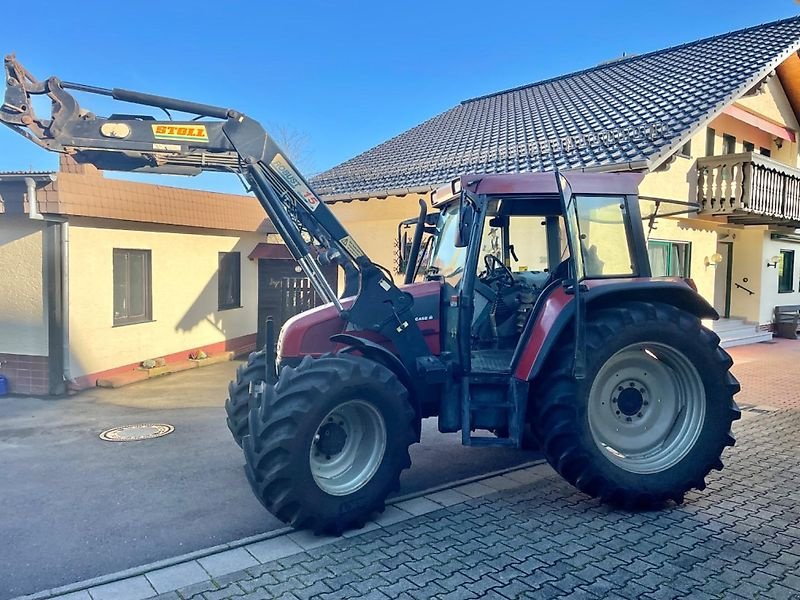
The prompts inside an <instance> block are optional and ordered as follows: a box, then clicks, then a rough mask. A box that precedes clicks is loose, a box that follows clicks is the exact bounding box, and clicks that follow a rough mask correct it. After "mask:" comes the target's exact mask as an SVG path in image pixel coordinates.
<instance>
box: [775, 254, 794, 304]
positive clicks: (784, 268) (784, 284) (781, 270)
mask: <svg viewBox="0 0 800 600" xmlns="http://www.w3.org/2000/svg"><path fill="white" fill-rule="evenodd" d="M780 256H781V259H780V261H778V292H780V293H781V294H785V293H787V292H791V291H794V289H793V288H794V250H781V255H780Z"/></svg>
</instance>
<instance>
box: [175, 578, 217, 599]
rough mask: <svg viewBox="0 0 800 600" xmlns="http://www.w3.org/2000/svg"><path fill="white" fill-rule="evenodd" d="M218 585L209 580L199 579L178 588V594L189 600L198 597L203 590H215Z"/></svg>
mask: <svg viewBox="0 0 800 600" xmlns="http://www.w3.org/2000/svg"><path fill="white" fill-rule="evenodd" d="M218 587H219V586H218V585H217V584H216V583H214V582H213V581H211V580H208V581H201V582H200V583H193V584H192V585H187V586H186V587H182V588H180V589H179V590H178V594H179V595H180V596H181V598H185V599H186V600H190V599H191V598H196V597H200V595H201V594H202V593H203V592H207V591H210V590H216V589H217V588H218Z"/></svg>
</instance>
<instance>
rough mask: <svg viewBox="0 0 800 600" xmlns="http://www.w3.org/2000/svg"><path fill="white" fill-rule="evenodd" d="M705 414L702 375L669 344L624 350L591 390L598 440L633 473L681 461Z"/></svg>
mask: <svg viewBox="0 0 800 600" xmlns="http://www.w3.org/2000/svg"><path fill="white" fill-rule="evenodd" d="M705 414H706V395H705V387H704V386H703V381H702V379H701V378H700V374H699V373H698V372H697V369H696V368H695V367H694V365H692V363H691V362H690V361H689V359H688V358H686V356H685V355H684V354H683V353H681V352H680V351H678V350H676V349H675V348H673V347H671V346H667V345H665V344H659V343H650V342H647V343H639V344H632V345H630V346H627V347H625V348H623V349H621V350H620V351H618V352H617V353H615V354H614V355H612V356H611V358H609V359H608V360H607V361H606V363H605V364H604V365H603V366H602V367H601V369H600V371H599V372H598V373H597V377H596V378H595V380H594V383H593V384H592V388H591V391H590V392H589V406H588V420H589V429H590V431H591V434H592V437H593V439H594V442H595V444H596V445H597V447H598V448H599V449H600V450H601V451H602V452H603V454H604V455H605V456H606V458H608V459H609V460H610V461H611V462H612V463H614V464H615V465H617V466H619V467H621V468H623V469H625V470H626V471H629V472H631V473H659V472H661V471H665V470H667V469H669V468H670V467H672V466H674V465H675V464H676V463H678V462H679V461H681V460H682V459H683V458H684V457H685V456H686V455H687V454H688V453H689V452H690V451H691V449H692V448H693V447H694V445H695V443H696V442H697V439H698V437H699V436H700V432H701V430H702V428H703V423H704V421H705Z"/></svg>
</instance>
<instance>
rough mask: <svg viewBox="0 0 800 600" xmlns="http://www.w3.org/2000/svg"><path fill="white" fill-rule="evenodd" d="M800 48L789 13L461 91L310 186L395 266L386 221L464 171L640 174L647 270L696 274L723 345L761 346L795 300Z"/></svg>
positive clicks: (391, 224) (796, 23) (799, 242)
mask: <svg viewBox="0 0 800 600" xmlns="http://www.w3.org/2000/svg"><path fill="white" fill-rule="evenodd" d="M798 51H800V17H795V18H791V19H786V20H782V21H777V22H773V23H768V24H765V25H759V26H756V27H751V28H748V29H744V30H740V31H734V32H732V33H727V34H723V35H718V36H715V37H711V38H707V39H703V40H699V41H694V42H689V43H686V44H683V45H680V46H676V47H673V48H667V49H665V50H659V51H655V52H650V53H648V54H642V55H636V56H629V57H625V58H621V59H618V60H613V61H609V62H606V63H603V64H600V65H597V66H594V67H591V68H588V69H585V70H583V71H579V72H577V73H571V74H568V75H563V76H560V77H555V78H553V79H549V80H546V81H540V82H538V83H533V84H530V85H525V86H522V87H518V88H515V89H510V90H505V91H501V92H497V93H494V94H489V95H486V96H483V97H479V98H473V99H469V100H465V101H464V102H462V103H461V104H459V105H458V106H455V107H453V108H452V109H450V110H448V111H446V112H444V113H442V114H440V115H437V116H435V117H433V118H431V119H430V120H428V121H426V122H424V123H422V124H420V125H418V126H416V127H414V128H412V129H410V130H408V131H406V132H404V133H401V134H400V135H398V136H396V137H394V138H392V139H390V140H388V141H386V142H384V143H382V144H380V145H378V146H376V147H374V148H372V149H370V150H367V151H366V152H364V153H363V154H360V155H358V156H356V157H354V158H352V159H350V160H348V161H346V162H344V163H342V164H340V165H338V166H336V167H334V168H332V169H330V170H328V171H326V172H324V173H321V174H319V175H318V176H316V177H315V178H314V179H313V180H312V183H313V184H314V185H315V187H316V189H317V191H318V192H320V193H321V194H322V195H323V197H325V199H326V200H327V201H328V202H330V203H331V205H332V209H333V210H334V212H336V214H337V215H338V216H339V218H340V219H341V220H342V221H343V222H344V223H345V225H346V226H347V227H348V229H350V230H351V232H352V234H353V235H354V236H355V237H356V239H357V241H358V242H359V244H360V245H361V246H362V247H363V248H364V249H365V251H366V252H367V253H368V254H369V255H370V256H371V257H372V258H373V259H374V260H376V261H377V262H380V263H382V264H384V265H386V266H389V265H395V267H396V268H397V267H398V265H397V261H396V246H397V245H398V244H400V243H401V240H399V239H397V236H398V222H399V221H401V220H403V219H408V218H412V217H414V216H415V215H416V214H417V212H418V210H419V208H418V200H419V199H420V198H422V199H424V200H426V201H428V200H429V199H430V195H431V190H433V189H435V188H437V187H438V186H440V185H442V184H446V183H448V182H449V181H451V180H453V179H454V178H456V177H458V176H459V175H461V174H465V173H504V172H524V171H544V170H552V169H555V168H558V169H560V170H570V169H579V170H585V171H640V172H643V173H645V177H644V179H643V181H642V184H641V186H640V194H641V198H642V213H643V215H646V216H647V217H649V218H648V219H647V220H646V222H645V231H646V233H648V240H649V250H650V256H651V264H652V268H653V271H654V274H661V275H667V274H669V275H679V276H685V277H691V278H693V279H694V281H695V282H696V284H697V287H698V290H699V291H700V293H701V294H702V295H703V296H704V297H705V298H706V299H707V300H708V301H709V302H711V303H712V304H713V305H714V306H715V307H716V308H717V310H718V311H719V313H720V314H721V315H722V316H723V317H725V318H726V319H727V320H725V321H722V322H721V323H719V324H715V327H717V328H718V330H719V332H720V334H721V335H722V336H723V341H724V342H725V343H726V345H734V344H737V343H747V342H753V341H760V340H764V339H769V338H770V337H771V334H770V333H768V331H769V329H770V326H771V325H770V322H771V315H772V311H773V307H774V306H775V305H782V304H800V282H799V281H798V268H800V264H799V263H800V260H797V259H796V254H798V253H800V234H797V233H796V229H797V228H799V227H800V170H798V166H799V163H798V158H799V157H798V140H797V134H798V129H800V125H798V115H799V114H800V112H798V111H800V56H798ZM390 238H393V239H395V245H394V246H395V247H392V246H391V245H388V244H386V240H387V239H390ZM765 332H766V333H765Z"/></svg>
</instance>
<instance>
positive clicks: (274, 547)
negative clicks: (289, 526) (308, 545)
mask: <svg viewBox="0 0 800 600" xmlns="http://www.w3.org/2000/svg"><path fill="white" fill-rule="evenodd" d="M244 549H245V550H247V552H249V553H250V554H251V555H252V556H253V557H254V558H255V559H256V560H257V561H258V562H260V563H266V562H271V561H273V560H278V559H279V558H284V557H286V556H291V555H293V554H297V553H298V552H302V551H303V547H302V546H300V544H298V543H297V542H296V541H294V540H293V539H292V538H290V537H289V536H288V535H281V536H278V537H276V538H272V539H269V540H263V541H261V542H256V543H254V544H248V545H247V546H245V547H244Z"/></svg>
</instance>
